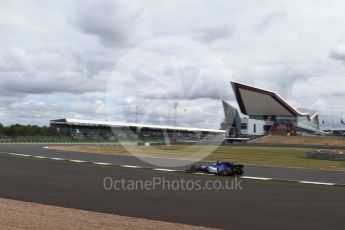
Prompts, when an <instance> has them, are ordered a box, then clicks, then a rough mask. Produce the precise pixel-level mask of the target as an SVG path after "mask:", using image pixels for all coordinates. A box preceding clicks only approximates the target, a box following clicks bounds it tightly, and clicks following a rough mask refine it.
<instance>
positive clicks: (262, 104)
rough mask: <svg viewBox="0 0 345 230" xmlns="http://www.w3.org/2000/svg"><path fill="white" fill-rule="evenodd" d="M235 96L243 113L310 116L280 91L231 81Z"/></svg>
mask: <svg viewBox="0 0 345 230" xmlns="http://www.w3.org/2000/svg"><path fill="white" fill-rule="evenodd" d="M231 85H232V87H233V90H234V92H235V96H236V99H237V102H238V105H239V107H240V110H241V112H242V113H243V114H246V115H261V116H264V115H268V116H308V115H309V113H304V112H301V111H300V110H298V109H296V108H295V107H293V106H292V105H290V104H289V103H288V102H287V101H285V100H284V99H283V98H282V97H281V96H280V95H279V94H278V93H275V92H273V91H268V90H264V89H260V88H257V87H253V86H249V85H244V84H240V83H237V82H231Z"/></svg>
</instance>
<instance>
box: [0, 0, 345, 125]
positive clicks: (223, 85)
mask: <svg viewBox="0 0 345 230" xmlns="http://www.w3.org/2000/svg"><path fill="white" fill-rule="evenodd" d="M343 9H345V2H344V1H341V0H338V1H334V0H333V1H332V0H328V1H311V0H310V1H307V0H296V1H280V0H271V1H268V0H252V1H249V0H248V1H246V0H244V1H235V0H215V1H209V0H188V1H186V0H123V1H121V0H60V1H53V0H25V1H23V0H0V79H1V80H0V122H1V123H3V124H12V123H24V124H28V123H33V124H47V123H48V121H49V120H50V119H55V118H62V117H73V118H83V119H98V120H106V119H108V120H118V121H128V122H133V121H135V120H137V121H138V122H145V123H161V124H173V123H174V122H175V107H176V113H177V123H178V125H184V126H198V127H205V128H206V127H209V128H217V127H219V123H220V121H221V120H222V119H223V117H222V116H223V115H222V107H221V103H220V98H225V99H226V100H228V101H230V102H232V103H234V104H235V101H234V95H233V92H232V89H231V87H230V84H229V82H230V81H238V82H242V83H246V84H251V85H255V86H258V87H263V88H266V89H270V90H275V91H278V92H279V93H280V94H281V95H282V96H283V97H285V98H286V99H287V100H288V101H289V102H291V103H292V104H293V105H295V106H296V107H306V108H310V109H313V110H317V111H319V112H320V114H321V115H322V116H323V119H325V122H326V125H327V124H328V125H336V124H331V122H332V120H333V122H334V123H339V122H338V121H339V120H340V117H342V116H345V107H344V106H343V104H344V99H345V14H344V13H343ZM176 103H177V105H176ZM175 105H176V106H175ZM235 105H236V104H235Z"/></svg>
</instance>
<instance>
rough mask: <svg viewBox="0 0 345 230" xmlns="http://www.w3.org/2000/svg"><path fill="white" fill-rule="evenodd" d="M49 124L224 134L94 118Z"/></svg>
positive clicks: (52, 121)
mask: <svg viewBox="0 0 345 230" xmlns="http://www.w3.org/2000/svg"><path fill="white" fill-rule="evenodd" d="M50 123H51V124H69V125H79V126H83V125H85V126H109V127H137V128H151V129H163V130H179V131H189V132H211V133H219V134H225V131H224V130H218V129H202V128H191V127H175V126H168V125H150V124H137V123H126V122H110V121H94V120H80V119H70V118H62V119H57V120H51V121H50Z"/></svg>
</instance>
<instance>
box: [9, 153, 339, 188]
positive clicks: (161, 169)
mask: <svg viewBox="0 0 345 230" xmlns="http://www.w3.org/2000/svg"><path fill="white" fill-rule="evenodd" d="M7 154H9V155H14V156H21V157H35V158H39V159H51V160H57V161H63V160H67V161H71V162H75V163H92V164H97V165H113V164H111V163H105V162H88V161H82V160H68V159H64V158H58V157H51V158H49V157H45V156H34V155H28V154H20V153H7ZM118 166H120V167H124V168H144V167H142V166H137V165H118ZM151 170H155V171H166V172H182V171H180V170H175V169H164V168H153V169H151ZM193 174H196V175H208V176H214V175H213V174H207V173H201V172H199V173H193ZM241 178H243V179H252V180H265V181H268V180H277V181H289V182H297V183H300V184H315V185H328V186H334V185H344V184H337V183H328V182H317V181H298V180H288V179H277V178H266V177H253V176H241Z"/></svg>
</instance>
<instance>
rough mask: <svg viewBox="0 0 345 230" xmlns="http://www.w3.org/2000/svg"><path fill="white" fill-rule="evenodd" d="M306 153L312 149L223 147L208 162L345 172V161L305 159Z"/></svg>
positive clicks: (209, 157)
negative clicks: (230, 162) (341, 170)
mask: <svg viewBox="0 0 345 230" xmlns="http://www.w3.org/2000/svg"><path fill="white" fill-rule="evenodd" d="M306 151H310V149H305V148H277V147H242V146H241V147H228V146H226V147H225V146H221V147H219V148H218V149H217V150H216V151H215V152H213V153H212V154H211V155H209V156H208V157H207V158H206V160H210V161H213V160H218V159H220V160H224V161H234V162H240V163H244V164H256V165H270V166H282V167H298V168H315V169H344V170H345V161H330V160H316V159H307V158H305V152H306Z"/></svg>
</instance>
